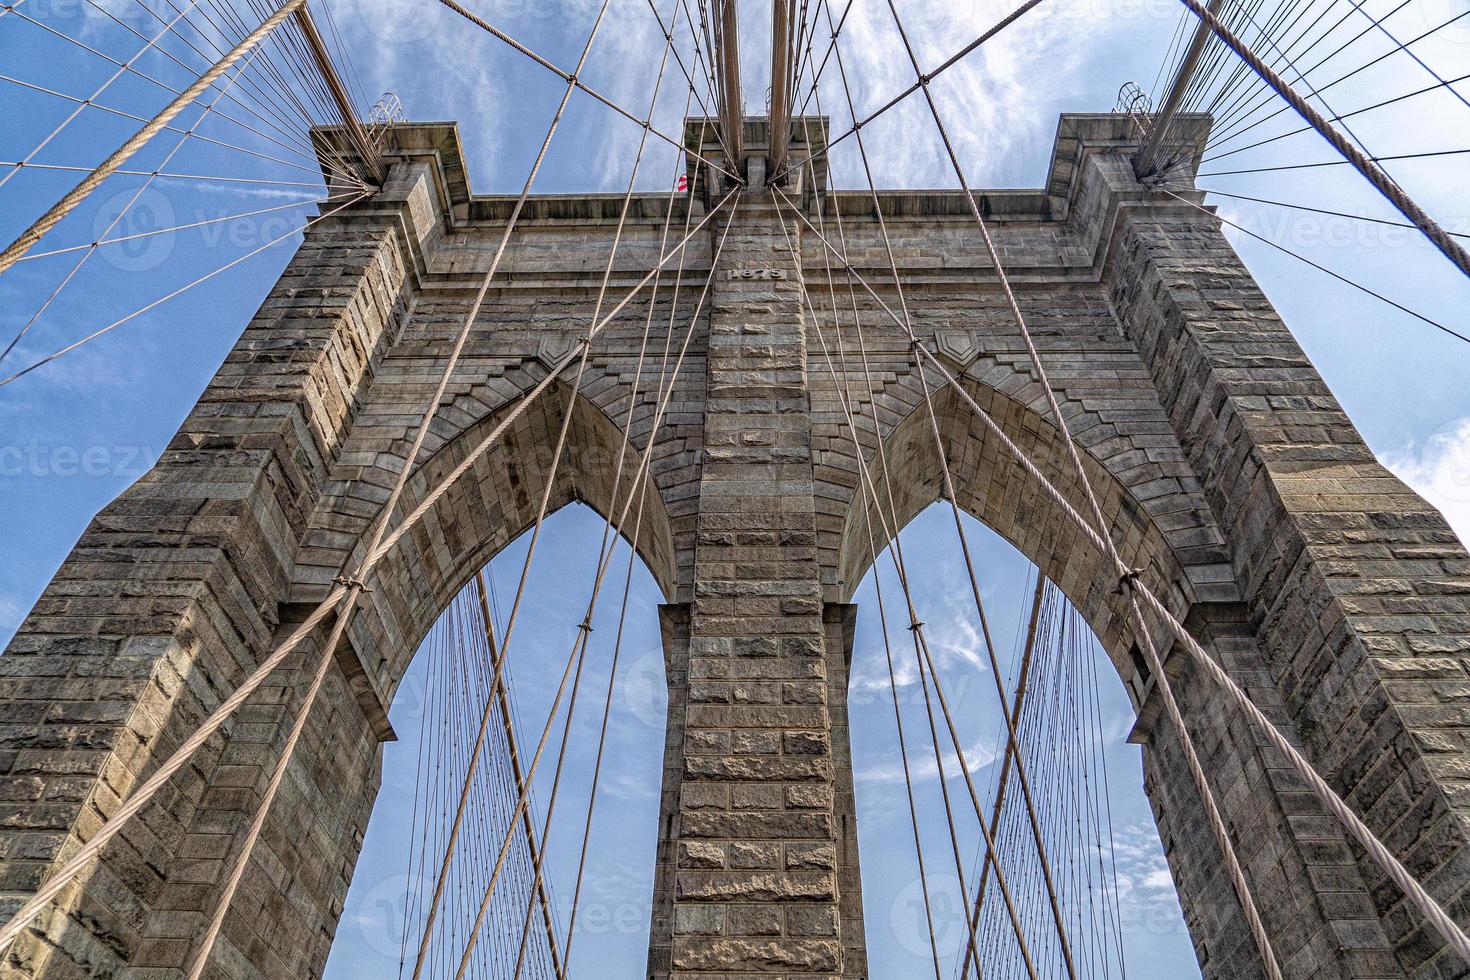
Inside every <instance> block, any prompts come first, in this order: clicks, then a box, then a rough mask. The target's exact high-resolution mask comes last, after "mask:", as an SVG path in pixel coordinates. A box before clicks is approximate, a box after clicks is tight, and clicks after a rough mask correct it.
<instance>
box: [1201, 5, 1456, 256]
mask: <svg viewBox="0 0 1470 980" xmlns="http://www.w3.org/2000/svg"><path fill="white" fill-rule="evenodd" d="M1180 2H1182V3H1183V4H1184V5H1185V6H1186V7H1188V8H1189V9H1190V10H1192V11H1194V14H1195V16H1196V17H1198V18H1199V19H1200V20H1202V21H1203V22H1204V23H1205V24H1207V25H1209V27H1210V29H1211V30H1212V31H1214V32H1215V35H1216V36H1217V37H1219V38H1220V40H1222V41H1224V42H1225V43H1226V44H1227V45H1229V46H1230V49H1231V50H1232V51H1234V52H1235V54H1236V56H1237V57H1239V58H1240V59H1241V60H1242V61H1244V62H1245V63H1246V64H1248V65H1250V66H1251V68H1253V69H1254V70H1255V71H1256V73H1257V74H1259V75H1260V76H1261V77H1262V78H1264V79H1265V80H1266V81H1267V82H1268V83H1269V84H1270V86H1271V88H1272V89H1274V90H1275V92H1276V94H1277V95H1279V96H1281V98H1282V99H1284V100H1286V102H1287V103H1289V104H1290V105H1291V107H1292V108H1293V109H1295V110H1296V111H1297V114H1298V115H1300V116H1301V117H1302V118H1303V119H1304V120H1306V121H1307V122H1308V123H1310V124H1311V126H1312V128H1313V129H1315V130H1317V132H1318V133H1319V134H1321V136H1322V138H1323V139H1325V140H1326V141H1327V142H1328V143H1329V144H1330V145H1331V146H1332V148H1333V149H1335V150H1337V152H1338V153H1340V154H1342V155H1343V156H1344V157H1346V158H1347V160H1348V161H1349V162H1350V163H1352V165H1353V167H1354V168H1355V169H1356V170H1357V171H1358V172H1359V173H1360V174H1362V175H1363V177H1364V178H1365V179H1366V180H1367V181H1368V182H1369V183H1370V184H1372V185H1373V187H1374V189H1375V190H1377V191H1378V192H1379V193H1380V194H1382V195H1383V196H1384V197H1386V198H1387V199H1388V200H1389V202H1390V203H1391V204H1393V206H1394V207H1396V208H1398V210H1399V212H1400V213H1402V214H1403V216H1404V217H1406V218H1408V219H1409V220H1410V221H1412V222H1413V223H1414V224H1415V225H1416V226H1418V228H1419V230H1420V231H1422V232H1423V233H1424V236H1425V237H1426V238H1428V239H1429V240H1430V241H1431V242H1433V243H1434V244H1435V247H1437V248H1438V249H1439V250H1440V252H1442V253H1444V256H1445V258H1447V259H1449V260H1450V262H1452V263H1454V265H1455V266H1456V267H1458V268H1459V270H1460V271H1461V272H1463V273H1464V274H1465V275H1466V276H1470V252H1466V251H1465V249H1464V247H1463V246H1461V245H1460V243H1459V242H1457V241H1455V240H1454V239H1453V238H1451V237H1450V236H1449V235H1447V234H1446V233H1445V231H1444V229H1443V228H1441V227H1440V226H1439V224H1438V223H1437V222H1436V221H1435V220H1434V219H1433V218H1431V217H1430V216H1429V215H1428V214H1427V213H1425V211H1424V209H1423V208H1421V207H1420V206H1419V204H1418V203H1417V202H1416V201H1415V200H1414V199H1413V198H1412V197H1410V196H1409V195H1408V194H1407V193H1405V192H1404V190H1403V188H1401V187H1400V186H1399V185H1398V183H1397V182H1396V181H1394V179H1393V178H1392V177H1390V176H1389V175H1388V174H1387V173H1385V172H1384V170H1383V169H1382V168H1381V167H1379V166H1378V164H1377V162H1376V161H1374V160H1373V159H1372V158H1371V157H1369V156H1368V154H1366V153H1365V152H1363V150H1362V149H1360V148H1359V147H1358V146H1357V145H1356V144H1355V143H1354V142H1352V141H1350V140H1348V139H1347V138H1346V137H1345V136H1343V135H1342V134H1341V133H1339V132H1338V131H1337V129H1336V128H1334V127H1333V125H1332V123H1330V122H1328V121H1327V119H1326V118H1325V117H1324V116H1323V115H1322V114H1321V113H1320V112H1318V111H1317V109H1316V108H1315V107H1313V106H1312V105H1311V104H1310V103H1309V102H1308V101H1307V100H1306V99H1305V98H1303V97H1302V96H1301V95H1299V94H1297V92H1296V90H1295V89H1293V88H1292V87H1291V86H1290V85H1289V84H1287V82H1286V81H1285V80H1284V79H1283V78H1281V76H1279V75H1278V74H1276V72H1274V71H1272V70H1271V68H1270V66H1269V65H1267V64H1266V63H1265V62H1264V61H1262V60H1261V58H1260V56H1259V55H1257V54H1256V53H1255V52H1254V51H1252V50H1251V49H1250V48H1249V47H1247V46H1246V45H1245V44H1244V43H1243V42H1242V41H1241V40H1240V38H1238V37H1236V36H1235V34H1234V32H1232V31H1231V30H1230V29H1229V28H1228V27H1226V26H1225V25H1224V24H1222V23H1221V22H1220V19H1219V18H1218V17H1216V16H1215V15H1214V14H1212V13H1210V11H1209V10H1207V9H1206V8H1205V7H1204V5H1202V4H1201V3H1200V2H1199V0H1180ZM1297 74H1298V76H1299V77H1304V76H1302V73H1301V72H1298V73H1297ZM1312 91H1313V92H1314V93H1315V92H1316V90H1315V89H1313V90H1312ZM1318 98H1320V96H1318ZM1324 104H1325V103H1324Z"/></svg>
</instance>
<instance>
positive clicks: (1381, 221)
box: [1164, 187, 1470, 239]
mask: <svg viewBox="0 0 1470 980" xmlns="http://www.w3.org/2000/svg"><path fill="white" fill-rule="evenodd" d="M1164 189H1165V190H1167V188H1164ZM1197 189H1198V190H1201V191H1203V192H1204V193H1206V194H1213V195H1215V196H1216V197H1228V198H1231V199H1232V200H1236V201H1251V202H1253V203H1255V204H1269V205H1271V206H1272V207H1276V208H1287V209H1289V210H1292V211H1310V212H1312V213H1313V214H1324V215H1327V216H1329V217H1332V218H1348V219H1350V220H1352V221H1366V222H1368V223H1370V224H1375V225H1387V226H1388V227H1390V228H1407V229H1409V230H1410V231H1417V230H1418V229H1417V228H1415V227H1414V226H1413V225H1411V224H1409V223H1408V222H1407V221H1390V220H1389V219H1387V218H1370V217H1368V216H1367V215H1366V214H1350V213H1348V212H1347V211H1330V210H1328V209H1326V208H1313V207H1308V206H1307V205H1305V204H1287V203H1286V202H1285V201H1270V200H1267V199H1266V198H1264V197H1250V196H1248V195H1246V194H1231V193H1228V192H1226V191H1222V190H1217V189H1215V188H1213V187H1200V188H1197ZM1221 220H1222V221H1223V220H1224V219H1223V218H1222V219H1221ZM1450 234H1451V235H1453V236H1455V237H1456V238H1465V239H1470V234H1466V233H1465V232H1460V231H1452V232H1450Z"/></svg>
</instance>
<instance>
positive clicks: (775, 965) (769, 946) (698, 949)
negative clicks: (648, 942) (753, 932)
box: [673, 939, 842, 974]
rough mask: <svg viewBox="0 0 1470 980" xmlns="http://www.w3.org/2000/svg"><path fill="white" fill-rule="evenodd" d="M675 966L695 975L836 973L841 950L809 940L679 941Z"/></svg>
mask: <svg viewBox="0 0 1470 980" xmlns="http://www.w3.org/2000/svg"><path fill="white" fill-rule="evenodd" d="M673 962H674V967H675V969H679V970H689V971H692V972H698V973H709V972H716V973H731V974H736V973H775V974H784V973H787V972H791V973H835V972H837V971H838V970H840V969H841V968H842V947H841V946H839V945H838V944H837V943H835V942H830V941H822V940H811V939H772V940H753V939H715V940H699V939H688V940H686V939H680V940H678V941H676V942H675V943H674V960H673Z"/></svg>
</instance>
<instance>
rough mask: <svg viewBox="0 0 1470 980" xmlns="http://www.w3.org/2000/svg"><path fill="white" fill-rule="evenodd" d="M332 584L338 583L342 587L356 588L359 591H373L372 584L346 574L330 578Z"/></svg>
mask: <svg viewBox="0 0 1470 980" xmlns="http://www.w3.org/2000/svg"><path fill="white" fill-rule="evenodd" d="M332 584H333V585H340V586H342V588H344V589H356V590H357V591H359V592H371V591H373V589H372V586H370V585H368V584H367V583H366V582H364V581H363V580H362V579H360V578H352V577H351V576H348V575H338V576H337V577H336V578H334V579H332Z"/></svg>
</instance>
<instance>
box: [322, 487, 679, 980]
mask: <svg viewBox="0 0 1470 980" xmlns="http://www.w3.org/2000/svg"><path fill="white" fill-rule="evenodd" d="M604 525H605V520H604V518H603V517H602V516H601V515H599V514H598V513H597V512H596V511H594V510H593V509H592V508H591V507H587V506H580V505H579V506H567V507H564V508H563V509H561V510H560V511H558V512H557V513H555V514H553V515H551V516H550V517H548V518H547V519H546V521H545V522H544V524H543V526H542V530H541V533H540V537H539V540H538V541H537V543H536V551H535V557H534V560H533V561H532V562H531V565H530V573H529V575H528V577H527V579H526V585H525V589H524V592H523V599H522V602H521V607H520V609H519V611H518V612H517V613H516V619H515V625H514V627H513V629H512V631H511V636H510V640H509V643H508V645H506V646H505V647H504V649H505V650H506V651H507V653H506V658H505V667H504V668H503V672H502V673H503V677H504V679H505V680H506V685H505V690H506V695H507V698H506V701H505V702H504V707H506V708H508V709H509V716H510V719H511V727H512V729H513V731H514V734H515V744H516V755H517V759H518V761H517V762H516V763H515V764H514V767H513V766H512V763H511V760H510V759H509V755H508V752H507V749H508V737H507V735H506V733H505V731H504V730H503V722H504V717H505V715H504V714H503V709H502V706H501V704H500V702H499V699H498V697H496V699H495V700H496V702H497V703H496V704H493V705H492V706H491V712H490V715H491V717H490V722H489V724H488V726H487V738H486V742H485V748H484V749H483V752H482V757H481V759H482V761H481V765H480V767H479V769H478V773H479V774H478V775H477V776H476V778H475V781H474V783H473V787H472V789H471V791H470V793H469V796H468V802H467V804H466V810H465V816H464V818H463V819H462V821H461V830H460V834H459V836H458V838H457V841H456V845H455V852H456V857H455V858H454V859H453V861H452V862H451V865H450V871H449V873H448V874H447V875H446V876H445V885H444V888H443V890H442V894H441V898H440V900H439V902H438V903H437V911H436V912H435V913H434V918H435V921H434V924H433V926H432V928H430V929H429V930H428V931H429V934H430V940H429V942H428V943H427V945H426V949H427V952H426V957H425V968H424V970H423V974H422V975H423V976H444V975H451V976H452V975H454V973H455V970H456V966H457V963H458V961H459V959H460V957H461V955H462V951H463V949H464V948H465V946H466V945H467V939H468V936H469V935H470V933H471V932H472V931H473V924H474V920H475V918H476V915H477V912H478V908H479V906H480V904H481V901H482V899H483V896H484V894H485V892H486V890H487V885H488V883H489V881H490V878H491V876H492V874H494V865H495V864H496V863H497V860H498V859H500V860H501V863H503V868H502V870H501V872H500V873H499V876H498V878H497V879H496V882H495V887H494V888H493V889H491V890H492V891H493V895H492V898H491V900H490V902H489V903H488V905H487V908H486V913H485V917H484V921H483V923H482V925H481V928H480V930H479V931H478V933H477V938H476V943H475V950H474V951H473V952H472V953H471V954H470V961H471V968H470V969H469V970H468V971H467V973H466V975H467V976H502V975H504V976H511V975H513V974H514V972H515V961H516V959H517V958H521V957H523V958H524V961H525V962H524V964H523V967H522V970H521V973H520V975H521V976H523V977H527V978H534V977H554V976H556V972H555V964H556V963H557V962H562V963H569V964H570V968H571V970H572V971H573V973H583V972H588V971H596V972H597V973H599V974H602V973H605V974H606V975H610V976H618V975H626V976H636V975H638V974H640V973H641V972H642V970H643V968H644V965H645V962H646V959H647V953H648V934H649V921H650V914H651V899H652V889H653V869H654V864H655V861H654V857H655V848H656V844H657V830H658V805H659V789H660V777H661V772H662V768H661V767H662V755H663V748H664V745H663V741H664V719H665V714H666V710H667V708H666V704H667V687H666V683H665V679H664V665H663V654H662V647H661V644H660V639H659V626H658V615H657V604H658V603H659V602H661V601H662V593H661V592H660V589H659V586H658V584H657V583H656V581H655V580H654V576H653V575H652V574H651V573H650V571H649V569H648V567H647V566H646V565H645V564H644V563H643V561H642V560H641V559H637V560H631V561H630V549H629V545H628V543H627V541H626V540H623V539H619V540H618V541H617V543H616V545H615V547H614V548H613V549H612V552H611V558H610V560H608V561H607V564H606V572H605V576H604V584H603V586H602V588H601V590H600V594H599V598H598V602H597V605H596V608H595V610H594V612H593V615H592V617H591V619H590V626H591V630H590V632H587V633H586V634H585V636H586V642H585V644H581V643H580V638H581V636H582V634H583V631H582V630H581V628H580V624H581V623H582V622H583V620H584V617H585V616H586V614H587V607H588V599H589V596H590V594H591V588H592V583H593V578H594V576H595V574H596V565H597V564H598V562H597V547H596V545H595V544H594V542H596V541H598V540H599V539H600V538H601V535H602V533H603V528H604ZM529 545H530V535H529V534H528V533H526V534H522V535H521V536H520V537H518V538H517V539H516V540H514V541H513V542H511V543H510V544H509V545H508V546H506V547H505V548H504V549H503V550H502V551H501V552H500V553H499V554H498V555H496V556H495V557H494V559H493V560H492V561H491V562H490V563H489V564H488V565H487V566H485V568H484V570H483V576H482V578H483V581H484V583H485V595H486V606H487V607H488V609H489V614H490V619H491V621H492V622H494V623H495V635H496V637H497V638H501V637H503V636H504V631H505V627H506V623H507V620H508V619H509V617H510V615H511V608H512V606H513V605H514V601H515V592H516V590H517V584H518V580H519V578H520V575H521V571H522V569H523V567H524V566H525V563H526V556H527V550H528V547H529ZM625 582H626V585H627V596H626V611H624V586H625ZM620 633H621V636H620V635H619V634H620ZM477 635H478V636H480V637H483V636H484V631H483V620H482V618H481V617H480V600H479V595H478V584H477V581H476V580H475V578H472V580H471V582H470V583H469V584H468V585H466V586H465V589H464V591H463V592H462V593H461V594H460V595H459V596H457V597H456V599H455V600H454V601H453V602H451V604H450V605H449V607H448V608H446V610H445V611H444V613H443V614H441V616H440V617H439V619H438V620H437V621H436V622H435V624H434V626H433V628H432V629H431V630H430V632H429V635H428V636H427V637H426V638H425V639H424V641H423V642H422V643H421V644H420V645H419V648H418V650H417V652H416V653H415V655H414V658H413V661H412V663H411V664H410V666H409V668H408V670H407V671H406V673H405V674H404V675H403V680H402V682H401V683H400V685H399V687H398V690H397V692H396V695H395V697H394V702H393V705H392V707H391V710H390V713H389V717H390V721H391V722H392V724H393V726H394V729H395V731H396V733H397V736H398V740H397V741H396V742H391V743H388V744H386V745H385V746H384V749H383V755H382V767H381V775H382V787H381V790H380V791H379V794H378V799H377V802H376V805H375V807H374V809H373V812H372V816H371V820H370V822H369V824H368V828H367V833H366V835H365V837H364V840H363V846H362V851H361V854H360V856H359V858H358V861H357V867H356V870H355V873H354V876H353V879H352V884H351V888H350V890H349V892H348V896H347V900H346V902H345V905H344V909H343V913H342V918H341V922H340V924H339V926H338V931H337V936H336V939H335V941H334V943H333V945H332V950H331V955H330V957H329V959H328V963H327V969H326V973H325V976H326V977H328V978H345V977H358V976H399V975H402V976H405V977H407V976H412V975H413V973H414V964H415V960H416V958H417V954H418V951H419V948H420V945H421V937H422V936H423V934H424V932H425V930H426V926H428V922H429V917H430V909H431V908H434V907H435V904H436V903H435V902H434V900H433V892H434V890H435V888H436V884H437V881H438V878H439V874H440V868H441V862H442V860H443V855H444V853H445V852H446V849H447V842H448V840H449V838H450V836H451V835H452V834H453V829H452V828H453V825H454V816H455V811H456V808H457V805H458V799H459V795H460V792H461V788H462V787H463V786H464V784H465V773H466V772H467V763H468V759H469V757H470V756H471V754H472V752H473V744H474V742H475V740H476V736H477V732H478V730H479V726H480V724H481V721H482V710H483V708H484V705H485V704H486V701H487V698H486V695H487V693H490V694H498V692H496V691H495V689H494V688H493V686H492V684H491V681H493V676H494V674H493V669H490V668H491V665H493V659H494V658H495V657H496V656H498V654H499V652H500V649H501V648H500V647H499V645H498V643H497V646H496V647H494V648H490V647H489V646H488V645H487V644H483V643H482V644H479V645H476V643H475V642H474V638H475V637H476V636H477ZM579 647H581V648H582V649H583V650H584V653H583V655H582V656H581V658H580V660H581V664H580V671H578V670H577V660H578V659H579V658H578V656H577V653H576V651H577V650H578V649H579ZM614 656H616V671H615V673H614ZM457 659H458V660H459V661H460V662H458V663H457V662H456V660H457ZM475 661H478V663H476V662H475ZM569 663H570V664H571V665H572V667H571V670H570V671H568V670H567V668H568V664H569ZM564 674H565V675H566V682H565V685H563V683H562V682H563V675H564ZM610 680H611V681H612V683H611V686H610ZM559 690H560V691H561V696H560V698H558V696H557V695H558V691H559ZM609 692H611V694H610V698H609ZM574 693H575V704H574V705H573V708H574V710H573V714H572V721H571V725H570V728H566V727H565V725H566V718H567V708H568V706H569V705H572V697H573V694H574ZM554 703H555V704H556V705H557V710H556V713H555V714H554V715H553V714H552V707H553V704H554ZM604 712H606V718H607V723H606V739H605V741H602V738H601V736H602V731H603V718H604ZM549 715H550V716H551V721H550V723H549V729H548V722H547V719H548V716H549ZM543 731H549V734H548V736H547V740H546V745H545V747H544V749H543V750H542V752H541V754H540V758H539V761H538V760H537V759H536V749H537V745H538V743H539V742H540V740H541V737H542V734H543ZM564 735H565V739H564V738H563V736H564ZM563 742H565V746H566V751H565V754H564V755H563V753H562V746H563ZM599 743H601V749H602V751H601V755H602V762H601V764H600V766H599V764H598V750H599ZM559 758H560V760H561V767H560V768H561V772H560V776H559V778H558V774H557V770H558V760H559ZM533 770H534V772H533ZM517 771H518V772H519V774H520V778H522V779H525V778H526V777H527V776H528V775H529V776H530V778H529V783H530V787H531V791H530V794H529V805H528V806H526V808H525V813H524V814H518V811H517V804H518V801H519V793H518V792H517V790H516V775H517ZM594 778H595V785H596V796H595V806H593V808H592V818H591V820H590V823H589V821H588V811H589V803H591V801H592V798H593V786H594ZM553 799H554V800H555V804H554V807H553V806H552V801H553ZM548 811H551V820H550V822H549V823H548V822H547V814H548ZM527 817H529V821H528V820H527ZM528 822H529V826H530V828H531V829H530V831H529V832H528V830H527V823H528ZM584 834H585V837H586V846H585V864H584V858H583V851H584V844H583V841H584ZM507 840H508V841H509V843H507ZM533 847H534V848H535V849H536V851H539V852H540V853H541V854H542V855H543V856H542V857H541V858H540V861H541V876H540V877H541V879H542V883H543V887H541V888H537V887H535V884H534V882H535V878H536V874H535V869H536V859H535V858H534V857H533V851H532V848H533ZM502 852H504V857H503V859H502V858H501V853H502ZM579 866H580V869H581V885H580V889H579V888H578V877H579ZM574 906H575V918H574V916H573V909H574ZM528 912H529V914H527V913H528ZM573 925H574V928H572V927H573ZM569 928H571V939H570V941H569V939H568V930H569ZM523 932H525V934H526V942H525V946H526V950H525V953H524V954H521V953H520V950H519V947H520V945H521V936H522V933H523ZM548 932H549V933H550V935H551V936H553V937H554V940H553V939H548ZM552 945H554V946H555V948H556V954H555V957H554V958H553V956H552V955H551V953H550V948H551V946H552Z"/></svg>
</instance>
